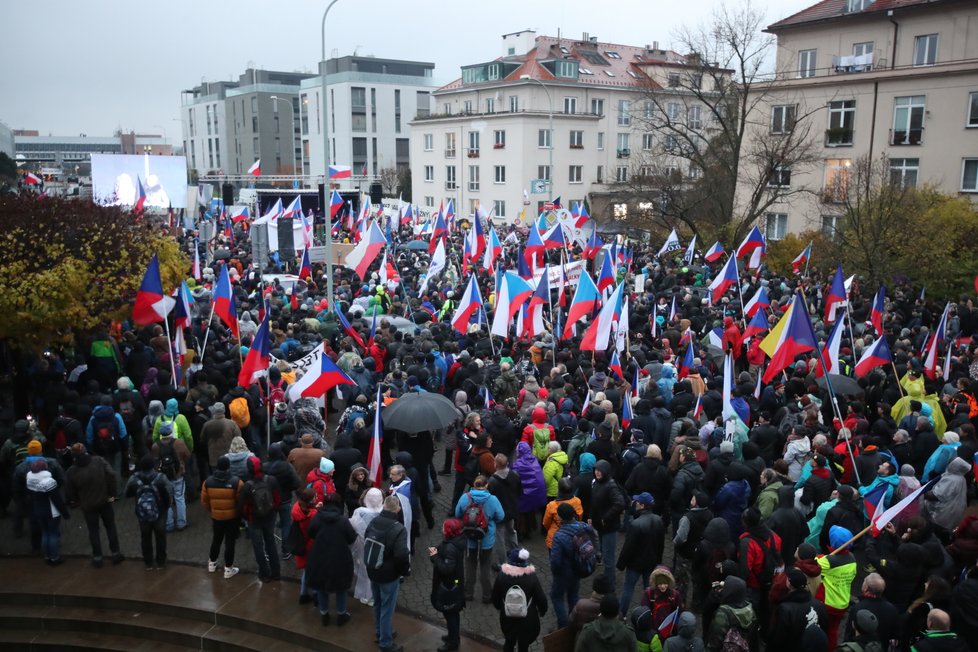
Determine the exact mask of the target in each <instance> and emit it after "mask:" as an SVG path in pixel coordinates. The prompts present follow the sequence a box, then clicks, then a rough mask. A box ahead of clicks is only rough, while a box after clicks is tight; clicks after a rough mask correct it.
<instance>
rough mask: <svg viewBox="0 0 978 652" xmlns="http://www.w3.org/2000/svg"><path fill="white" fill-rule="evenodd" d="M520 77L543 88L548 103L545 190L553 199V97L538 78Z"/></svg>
mask: <svg viewBox="0 0 978 652" xmlns="http://www.w3.org/2000/svg"><path fill="white" fill-rule="evenodd" d="M520 79H522V80H524V81H530V82H536V83H537V84H540V87H541V88H542V89H543V92H544V93H546V94H547V102H548V103H549V104H550V125H549V135H550V138H549V141H550V142H549V145H550V146H549V147H548V148H547V149H548V150H549V165H548V167H547V171H548V172H549V175H548V177H549V178H548V179H547V191H548V192H549V193H550V199H553V196H554V182H553V179H554V100H553V97H552V96H551V95H550V89H549V88H547V86H546V84H544V83H543V82H542V81H540V80H539V79H535V78H533V77H531V76H530V75H520Z"/></svg>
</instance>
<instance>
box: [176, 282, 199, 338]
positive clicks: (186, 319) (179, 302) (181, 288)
mask: <svg viewBox="0 0 978 652" xmlns="http://www.w3.org/2000/svg"><path fill="white" fill-rule="evenodd" d="M173 297H174V300H175V301H174V306H173V326H174V328H176V329H177V330H180V329H182V328H184V327H187V326H190V304H191V303H193V302H194V300H193V297H191V296H190V289H189V288H188V287H187V283H186V282H182V283H180V285H178V286H177V289H175V290H174V291H173Z"/></svg>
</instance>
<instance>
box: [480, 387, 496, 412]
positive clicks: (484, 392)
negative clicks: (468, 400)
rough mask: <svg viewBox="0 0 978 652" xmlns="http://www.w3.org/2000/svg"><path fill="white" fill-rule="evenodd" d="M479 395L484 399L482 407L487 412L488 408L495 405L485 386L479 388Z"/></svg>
mask: <svg viewBox="0 0 978 652" xmlns="http://www.w3.org/2000/svg"><path fill="white" fill-rule="evenodd" d="M479 393H480V394H482V397H483V399H484V400H483V406H484V407H485V409H487V410H488V409H489V408H491V407H492V406H493V405H495V404H496V401H495V399H494V398H493V397H492V394H491V393H490V392H489V388H488V387H486V386H485V385H483V386H482V387H480V388H479Z"/></svg>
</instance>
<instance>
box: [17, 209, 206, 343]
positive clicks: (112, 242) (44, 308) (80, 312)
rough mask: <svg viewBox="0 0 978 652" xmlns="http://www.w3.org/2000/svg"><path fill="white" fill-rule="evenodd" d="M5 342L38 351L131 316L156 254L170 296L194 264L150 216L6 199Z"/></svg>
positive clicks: (118, 210) (123, 211)
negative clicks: (190, 265) (189, 267)
mask: <svg viewBox="0 0 978 652" xmlns="http://www.w3.org/2000/svg"><path fill="white" fill-rule="evenodd" d="M0 233H2V234H0V315H3V319H0V340H3V341H4V342H5V343H6V344H7V345H8V346H10V347H12V348H16V349H24V350H33V351H38V350H41V349H43V348H45V347H47V346H51V345H68V344H71V343H73V342H74V341H75V340H76V338H77V337H78V336H80V335H82V334H85V333H88V332H90V331H92V330H94V329H96V328H99V327H103V326H106V325H108V324H109V322H111V321H112V320H119V319H124V318H126V317H128V316H129V315H130V313H131V307H132V300H133V298H134V297H135V294H136V290H137V289H138V287H139V284H140V282H141V281H142V276H143V273H144V272H145V270H146V265H147V263H148V261H149V259H150V257H151V256H152V254H153V253H154V252H156V253H157V254H159V259H160V271H161V274H162V276H163V288H164V291H169V290H171V289H172V288H173V287H175V285H176V283H177V282H179V280H180V278H182V277H183V276H184V275H185V273H186V270H187V269H188V266H189V261H188V260H187V259H186V257H184V256H183V255H182V254H181V253H180V251H179V248H178V246H177V243H176V242H175V241H174V240H173V239H172V238H170V237H168V236H166V235H165V234H163V232H162V231H161V230H160V229H159V228H155V227H154V226H152V225H151V223H150V220H149V218H148V217H146V218H139V217H137V216H136V215H135V214H133V212H132V211H128V210H123V209H121V208H118V207H108V206H99V205H97V204H94V203H91V202H86V201H78V200H70V199H64V198H56V197H44V198H36V197H34V196H31V195H7V196H3V197H0Z"/></svg>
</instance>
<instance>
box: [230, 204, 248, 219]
mask: <svg viewBox="0 0 978 652" xmlns="http://www.w3.org/2000/svg"><path fill="white" fill-rule="evenodd" d="M250 218H251V214H250V213H249V212H248V207H247V206H242V207H241V208H235V209H234V210H233V212H232V213H231V221H232V222H247V221H248V220H249V219H250Z"/></svg>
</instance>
